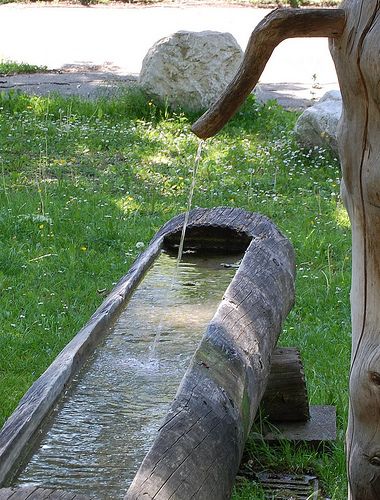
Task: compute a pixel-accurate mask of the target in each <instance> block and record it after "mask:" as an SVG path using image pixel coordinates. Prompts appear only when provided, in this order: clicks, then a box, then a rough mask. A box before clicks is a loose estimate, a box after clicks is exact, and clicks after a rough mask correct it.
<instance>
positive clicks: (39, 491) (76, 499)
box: [0, 486, 93, 500]
mask: <svg viewBox="0 0 380 500" xmlns="http://www.w3.org/2000/svg"><path fill="white" fill-rule="evenodd" d="M91 498H93V497H91V496H87V495H82V494H76V493H70V492H68V491H64V490H57V489H55V488H40V487H37V486H22V487H18V488H1V489H0V500H91Z"/></svg>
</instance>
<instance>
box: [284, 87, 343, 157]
mask: <svg viewBox="0 0 380 500" xmlns="http://www.w3.org/2000/svg"><path fill="white" fill-rule="evenodd" d="M341 114H342V97H341V94H340V92H339V91H338V90H330V91H329V92H326V94H325V95H324V96H323V97H322V98H321V99H320V100H319V101H318V103H317V104H315V105H314V106H312V107H310V108H308V109H306V110H305V111H304V112H303V113H302V115H301V116H300V117H299V118H298V120H297V123H296V126H295V130H294V132H295V134H296V137H297V140H298V142H299V143H300V144H302V145H304V146H322V147H326V146H329V147H331V148H332V149H333V150H334V151H335V152H337V151H338V146H337V140H336V133H337V127H338V122H339V119H340V116H341Z"/></svg>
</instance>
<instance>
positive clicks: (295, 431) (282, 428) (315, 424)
mask: <svg viewBox="0 0 380 500" xmlns="http://www.w3.org/2000/svg"><path fill="white" fill-rule="evenodd" d="M263 438H264V439H265V440H266V441H279V440H282V439H286V440H289V441H295V442H300V441H306V442H308V443H310V444H314V445H318V444H319V443H322V442H327V441H335V440H336V410H335V407H334V406H310V420H308V421H307V422H276V424H275V426H271V427H270V428H268V429H267V430H266V432H264V433H263Z"/></svg>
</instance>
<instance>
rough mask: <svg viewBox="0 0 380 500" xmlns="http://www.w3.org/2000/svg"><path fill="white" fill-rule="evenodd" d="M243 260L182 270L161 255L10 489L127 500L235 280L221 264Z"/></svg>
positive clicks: (203, 262) (198, 260)
mask: <svg viewBox="0 0 380 500" xmlns="http://www.w3.org/2000/svg"><path fill="white" fill-rule="evenodd" d="M240 257H241V256H218V257H212V258H205V257H196V256H189V255H187V254H185V255H184V258H183V259H182V261H181V262H180V263H179V264H178V263H177V259H176V258H175V257H171V256H169V255H167V254H165V253H163V254H161V256H160V257H159V258H158V259H157V261H156V262H155V264H154V265H153V267H152V268H151V269H150V271H149V272H148V273H147V275H146V276H145V278H144V279H143V281H142V282H141V284H140V285H139V287H138V288H137V290H136V291H135V293H134V295H133V297H132V298H131V300H130V301H129V303H128V304H127V305H126V307H125V309H124V310H123V311H122V312H121V314H120V315H119V316H118V318H117V319H116V321H115V323H114V324H113V326H112V327H110V328H109V332H108V335H107V337H106V338H105V340H104V341H103V343H102V344H101V345H100V346H99V347H98V348H97V349H96V351H95V353H94V354H93V356H92V357H91V359H90V360H89V362H88V363H87V364H86V366H85V367H84V368H83V369H82V370H81V371H80V373H79V374H78V376H77V377H76V378H75V380H74V382H73V384H72V385H71V388H70V390H69V391H68V392H67V393H66V394H65V396H64V397H63V399H62V401H61V402H60V403H59V405H57V408H56V409H55V410H54V412H53V415H52V418H51V419H50V421H49V422H48V424H47V426H46V431H45V432H44V434H43V436H42V438H41V440H40V443H39V445H38V448H37V449H36V451H35V453H34V454H33V456H32V457H31V459H30V461H29V463H28V464H27V465H26V467H25V468H24V470H23V471H22V472H21V473H20V475H19V476H18V478H17V481H16V484H18V485H23V486H25V485H40V486H42V485H43V486H45V487H49V486H51V487H53V486H54V487H56V488H61V489H65V490H68V491H70V492H73V493H86V494H91V495H92V496H94V497H95V498H98V499H110V498H112V499H118V498H123V495H124V494H125V492H126V491H127V489H128V486H129V484H130V483H131V481H132V479H133V477H134V475H135V473H136V471H137V469H138V467H139V465H140V463H141V461H142V459H143V457H144V456H145V454H146V453H147V451H148V449H149V447H150V446H151V444H152V442H153V440H154V437H155V434H156V432H157V429H158V427H159V425H160V421H161V420H162V418H163V417H164V416H165V415H166V413H167V411H168V408H169V405H170V403H171V401H172V399H173V397H174V395H175V393H176V391H177V388H178V385H179V382H180V380H181V378H182V376H183V374H184V372H185V370H186V368H187V366H188V363H189V360H190V358H191V356H192V354H193V352H194V350H195V348H196V346H197V344H198V343H199V341H200V339H201V336H202V334H203V332H204V330H205V328H206V326H207V324H208V322H209V321H210V319H211V318H212V316H213V314H214V312H215V310H216V307H217V305H218V303H219V301H220V300H221V298H222V295H223V292H224V291H225V289H226V288H227V286H228V284H229V283H230V281H231V279H232V277H233V275H234V273H235V269H234V268H231V267H226V266H224V265H223V264H224V263H228V264H234V263H235V262H237V261H238V260H239V259H240ZM177 266H178V269H177V272H175V269H176V267H177ZM157 328H160V335H159V337H157ZM155 339H156V341H155ZM157 339H158V340H157ZM153 347H154V348H153Z"/></svg>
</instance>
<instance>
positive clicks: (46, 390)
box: [0, 207, 294, 486]
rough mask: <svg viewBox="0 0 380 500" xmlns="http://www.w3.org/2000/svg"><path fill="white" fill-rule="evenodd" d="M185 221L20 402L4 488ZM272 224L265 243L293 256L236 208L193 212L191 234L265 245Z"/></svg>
mask: <svg viewBox="0 0 380 500" xmlns="http://www.w3.org/2000/svg"><path fill="white" fill-rule="evenodd" d="M184 217H185V216H184V214H180V215H178V216H176V217H174V218H173V219H171V220H170V221H169V222H167V223H166V224H164V226H162V228H161V229H160V230H159V231H158V232H157V233H156V235H155V236H154V237H153V239H152V240H151V242H150V244H149V246H148V248H147V249H146V250H145V251H144V252H143V253H142V254H141V255H140V256H139V257H138V258H137V259H136V261H135V262H134V263H133V265H132V266H131V268H130V270H129V271H128V273H127V274H126V275H125V276H124V277H123V278H122V279H121V280H120V281H119V282H118V283H117V285H116V286H115V288H114V289H113V290H112V292H111V293H110V294H109V295H108V296H107V298H106V299H105V300H104V301H103V303H102V304H101V305H100V307H99V308H98V309H97V310H96V311H95V313H94V314H93V315H92V317H91V318H90V320H89V321H88V322H87V324H86V325H85V326H84V327H83V328H82V329H81V330H80V331H79V332H78V333H77V335H76V336H75V337H74V338H73V339H72V340H71V341H70V342H69V343H68V344H67V346H66V347H65V348H64V349H63V350H62V351H61V353H60V354H59V355H58V356H57V358H56V359H55V360H54V361H53V363H52V364H51V365H50V366H49V367H48V368H47V370H46V371H45V372H44V373H43V374H42V375H41V376H40V377H39V379H37V381H36V382H34V384H33V385H32V386H31V387H30V389H29V390H28V391H27V392H26V393H25V395H24V396H23V397H22V399H21V400H20V403H19V405H18V406H17V408H16V409H15V411H14V412H13V414H12V415H11V416H10V417H9V419H8V420H7V421H6V422H5V424H4V426H3V428H2V429H1V431H0V486H1V485H3V484H4V483H5V481H6V480H7V479H8V478H9V475H10V474H11V473H12V472H13V470H14V468H15V467H16V466H17V465H18V464H19V462H20V457H22V455H23V453H25V450H26V449H28V447H30V441H31V440H32V438H33V435H34V433H35V432H36V430H37V429H38V427H39V426H40V424H41V422H42V421H43V419H44V418H45V417H46V416H47V415H48V414H49V412H50V411H51V410H52V408H53V407H54V405H55V403H56V402H57V399H58V398H59V396H60V395H61V394H62V393H63V391H64V390H65V389H66V388H67V387H68V385H69V383H70V380H71V379H72V377H73V376H74V375H75V374H76V373H77V371H78V370H79V369H80V368H81V367H82V366H83V364H84V363H85V361H86V360H87V359H88V357H89V355H90V354H91V353H92V352H93V351H94V349H95V347H96V346H97V344H98V343H99V341H100V339H101V338H102V337H103V336H104V334H105V332H106V330H107V327H108V326H109V325H110V324H111V322H112V321H113V319H114V317H115V315H116V314H117V313H118V311H119V309H120V308H121V307H122V306H123V305H124V304H125V302H126V300H128V299H129V298H130V296H131V295H132V293H133V292H134V290H135V288H136V287H137V285H138V284H139V282H140V281H141V280H142V278H143V277H144V275H145V273H146V271H147V270H148V269H149V267H150V266H151V265H152V263H153V261H154V260H155V259H156V258H157V257H158V255H159V254H160V252H161V251H162V248H163V244H164V239H165V236H167V235H169V234H172V233H176V232H180V231H181V229H182V225H183V221H184ZM268 223H269V227H271V228H272V229H271V232H272V233H273V234H272V235H266V236H265V237H270V236H273V235H274V234H275V235H276V237H277V238H279V237H280V239H283V242H284V245H283V251H284V252H285V253H290V254H292V252H293V250H292V248H291V245H290V243H289V242H288V240H287V239H286V238H285V237H283V236H282V235H281V234H280V233H279V231H278V230H277V229H276V228H275V226H274V224H273V223H271V222H270V221H269V219H267V218H266V217H264V216H262V215H259V214H256V213H252V212H247V211H245V210H242V209H238V208H228V207H219V208H212V209H200V208H199V209H194V210H192V211H191V212H190V217H189V223H188V229H189V230H191V228H194V227H204V228H207V227H214V228H230V229H233V230H235V231H236V232H237V233H245V234H246V235H248V236H249V237H250V238H252V239H255V238H257V239H261V238H263V237H264V235H263V234H261V226H263V227H262V229H264V226H265V228H266V229H265V230H267V228H268ZM279 235H280V236H279ZM292 273H294V270H293V271H292Z"/></svg>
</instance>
